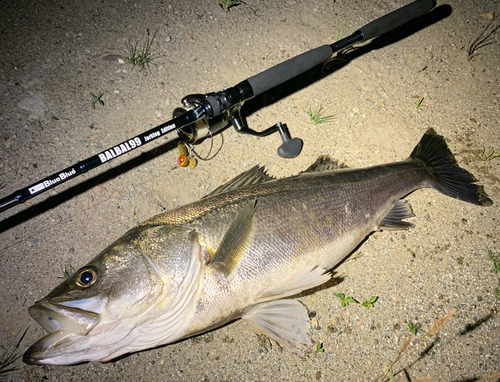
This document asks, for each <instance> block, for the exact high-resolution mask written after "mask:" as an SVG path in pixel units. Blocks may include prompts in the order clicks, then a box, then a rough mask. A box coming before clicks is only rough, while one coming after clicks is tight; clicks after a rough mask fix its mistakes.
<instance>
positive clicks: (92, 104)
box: [90, 93, 104, 110]
mask: <svg viewBox="0 0 500 382" xmlns="http://www.w3.org/2000/svg"><path fill="white" fill-rule="evenodd" d="M102 95H103V93H99V94H98V95H95V94H94V93H90V96H91V97H92V101H90V107H91V108H92V110H94V109H95V104H96V103H97V102H98V103H99V104H100V105H101V106H104V101H103V100H102V99H101V97H102Z"/></svg>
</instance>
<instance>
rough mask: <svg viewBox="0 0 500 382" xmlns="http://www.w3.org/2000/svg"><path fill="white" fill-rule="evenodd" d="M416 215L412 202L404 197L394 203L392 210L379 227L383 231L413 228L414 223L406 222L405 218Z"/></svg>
mask: <svg viewBox="0 0 500 382" xmlns="http://www.w3.org/2000/svg"><path fill="white" fill-rule="evenodd" d="M414 216H415V215H414V214H413V210H412V209H411V206H410V204H409V203H408V202H407V201H406V200H404V199H399V200H397V201H396V202H395V203H394V204H393V205H392V208H391V210H390V211H389V213H388V214H387V216H386V217H385V218H384V220H382V223H380V227H379V229H380V230H381V231H395V230H399V229H408V228H411V227H413V223H410V222H405V221H403V219H408V218H412V217H414Z"/></svg>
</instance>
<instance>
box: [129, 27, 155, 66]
mask: <svg viewBox="0 0 500 382" xmlns="http://www.w3.org/2000/svg"><path fill="white" fill-rule="evenodd" d="M157 33H158V29H157V30H156V32H155V33H154V35H153V36H152V37H151V34H150V33H149V28H147V29H146V37H145V38H144V39H143V43H142V48H141V50H140V51H139V49H138V48H137V44H138V43H137V42H136V43H135V44H132V43H131V42H130V40H129V41H128V42H127V43H126V48H127V57H126V58H125V60H126V61H127V62H128V63H130V64H132V65H133V66H138V67H139V68H140V69H139V71H142V70H144V69H146V67H148V68H149V63H150V62H151V61H152V60H153V59H155V58H156V57H155V56H153V53H152V52H151V48H152V47H153V41H154V39H155V37H156V34H157Z"/></svg>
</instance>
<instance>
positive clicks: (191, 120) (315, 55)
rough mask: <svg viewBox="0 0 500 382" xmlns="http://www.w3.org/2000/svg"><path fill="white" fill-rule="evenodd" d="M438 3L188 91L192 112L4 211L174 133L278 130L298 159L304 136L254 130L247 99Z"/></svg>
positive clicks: (285, 149) (420, 2)
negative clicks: (232, 79)
mask: <svg viewBox="0 0 500 382" xmlns="http://www.w3.org/2000/svg"><path fill="white" fill-rule="evenodd" d="M435 6H436V1H435V0H417V1H415V2H413V3H410V4H408V5H406V6H404V7H401V8H399V9H396V10H395V11H393V12H391V13H388V14H386V15H384V16H382V17H380V18H378V19H376V20H374V21H372V22H370V23H369V24H367V25H365V26H363V27H361V28H360V29H358V30H357V31H356V32H354V33H353V34H351V35H349V36H347V37H345V38H343V39H341V40H339V41H336V42H334V43H333V44H330V45H323V46H320V47H318V48H315V49H312V50H309V51H307V52H305V53H302V54H300V55H298V56H296V57H293V58H291V59H289V60H287V61H285V62H282V63H281V64H278V65H276V66H273V67H271V68H269V69H267V70H265V71H263V72H261V73H259V74H256V75H254V76H252V77H250V78H247V79H246V80H244V81H242V82H240V83H239V84H237V85H236V86H234V87H231V88H228V89H225V90H221V91H219V92H216V93H207V94H191V95H188V96H186V97H184V98H183V99H182V104H183V106H184V107H185V108H190V109H189V110H186V109H184V108H176V109H175V110H174V112H173V119H172V120H170V121H168V122H165V123H162V124H161V125H158V126H156V127H154V128H152V129H150V130H148V131H146V132H143V133H141V134H139V135H136V136H135V137H133V138H130V139H128V140H126V141H123V142H121V143H119V144H117V145H116V146H113V147H110V148H109V149H107V150H104V151H102V152H100V153H98V154H96V155H93V156H91V157H90V158H87V159H85V160H82V161H80V162H78V163H76V164H74V165H72V166H70V167H67V168H65V169H63V170H61V171H58V172H57V173H55V174H52V175H50V176H48V177H46V178H44V179H42V180H40V181H38V182H36V183H33V184H31V185H29V186H28V187H24V188H21V189H19V190H17V191H15V192H13V193H12V194H11V195H9V196H7V197H4V198H2V199H0V212H1V211H4V210H6V209H8V208H11V207H13V206H15V205H17V204H19V203H22V202H24V201H26V200H28V199H30V198H32V197H33V196H35V195H38V194H41V193H42V192H45V191H47V190H50V189H51V188H53V187H55V186H57V185H59V184H62V183H64V182H67V181H68V180H70V179H73V178H75V177H76V176H78V175H81V174H83V173H85V172H87V171H89V170H91V169H93V168H96V167H98V166H100V165H102V164H104V163H108V162H110V161H112V160H113V159H115V158H117V157H120V156H122V155H123V154H125V153H128V152H131V151H133V150H135V149H137V148H139V147H142V146H143V145H145V144H147V143H149V142H152V141H154V140H156V139H158V138H160V137H162V136H165V135H167V134H169V133H171V132H177V134H178V136H179V138H180V139H181V140H183V141H185V142H187V143H195V142H196V141H198V140H201V139H203V138H205V137H207V136H209V135H213V134H216V133H217V132H219V131H221V130H222V129H224V128H226V127H228V126H230V125H231V126H233V127H234V128H235V129H236V131H238V132H239V133H242V134H249V135H254V136H257V137H264V136H267V135H270V134H273V133H275V132H278V133H279V134H280V136H281V139H282V141H283V143H282V145H281V146H280V147H279V148H278V155H279V156H281V157H283V158H294V157H296V156H297V155H299V154H300V151H301V150H302V145H303V142H302V140H301V139H300V138H292V137H291V136H290V133H289V131H288V129H287V126H286V125H285V124H282V123H281V122H278V123H277V124H275V125H274V126H271V127H270V128H268V129H266V130H263V131H255V130H252V129H250V128H249V127H248V126H246V124H245V122H244V120H243V119H242V117H241V107H242V105H243V103H244V102H245V101H247V100H249V99H252V98H254V97H256V96H258V95H260V94H262V93H264V92H266V91H268V90H270V89H272V88H274V87H276V86H278V85H281V84H283V83H284V82H286V81H288V80H290V79H292V78H294V77H296V76H298V75H300V74H302V73H304V72H306V71H308V70H309V69H312V68H314V67H315V66H317V65H319V64H321V63H324V62H325V61H327V60H328V59H329V58H330V57H331V56H332V55H333V54H334V53H336V52H339V51H341V50H343V49H346V48H348V47H350V46H351V45H353V44H355V43H358V42H363V41H368V40H371V39H373V38H375V37H378V36H380V35H382V34H384V33H387V32H389V31H391V30H393V29H395V28H397V27H399V26H401V25H403V24H405V23H407V22H409V21H411V20H413V19H415V18H417V17H419V16H422V15H424V14H426V13H427V12H429V11H430V10H431V9H432V8H434V7H435Z"/></svg>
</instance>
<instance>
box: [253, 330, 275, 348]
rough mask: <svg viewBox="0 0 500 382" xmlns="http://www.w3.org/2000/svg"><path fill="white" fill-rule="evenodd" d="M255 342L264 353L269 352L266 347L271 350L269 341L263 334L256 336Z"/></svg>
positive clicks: (271, 345) (271, 346)
mask: <svg viewBox="0 0 500 382" xmlns="http://www.w3.org/2000/svg"><path fill="white" fill-rule="evenodd" d="M256 334H257V333H256ZM257 342H258V343H259V345H260V347H261V348H263V349H264V350H265V351H266V352H269V349H268V348H267V346H268V345H269V347H270V348H271V349H272V348H273V344H272V342H271V340H270V339H269V338H268V337H267V336H266V335H265V334H257Z"/></svg>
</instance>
